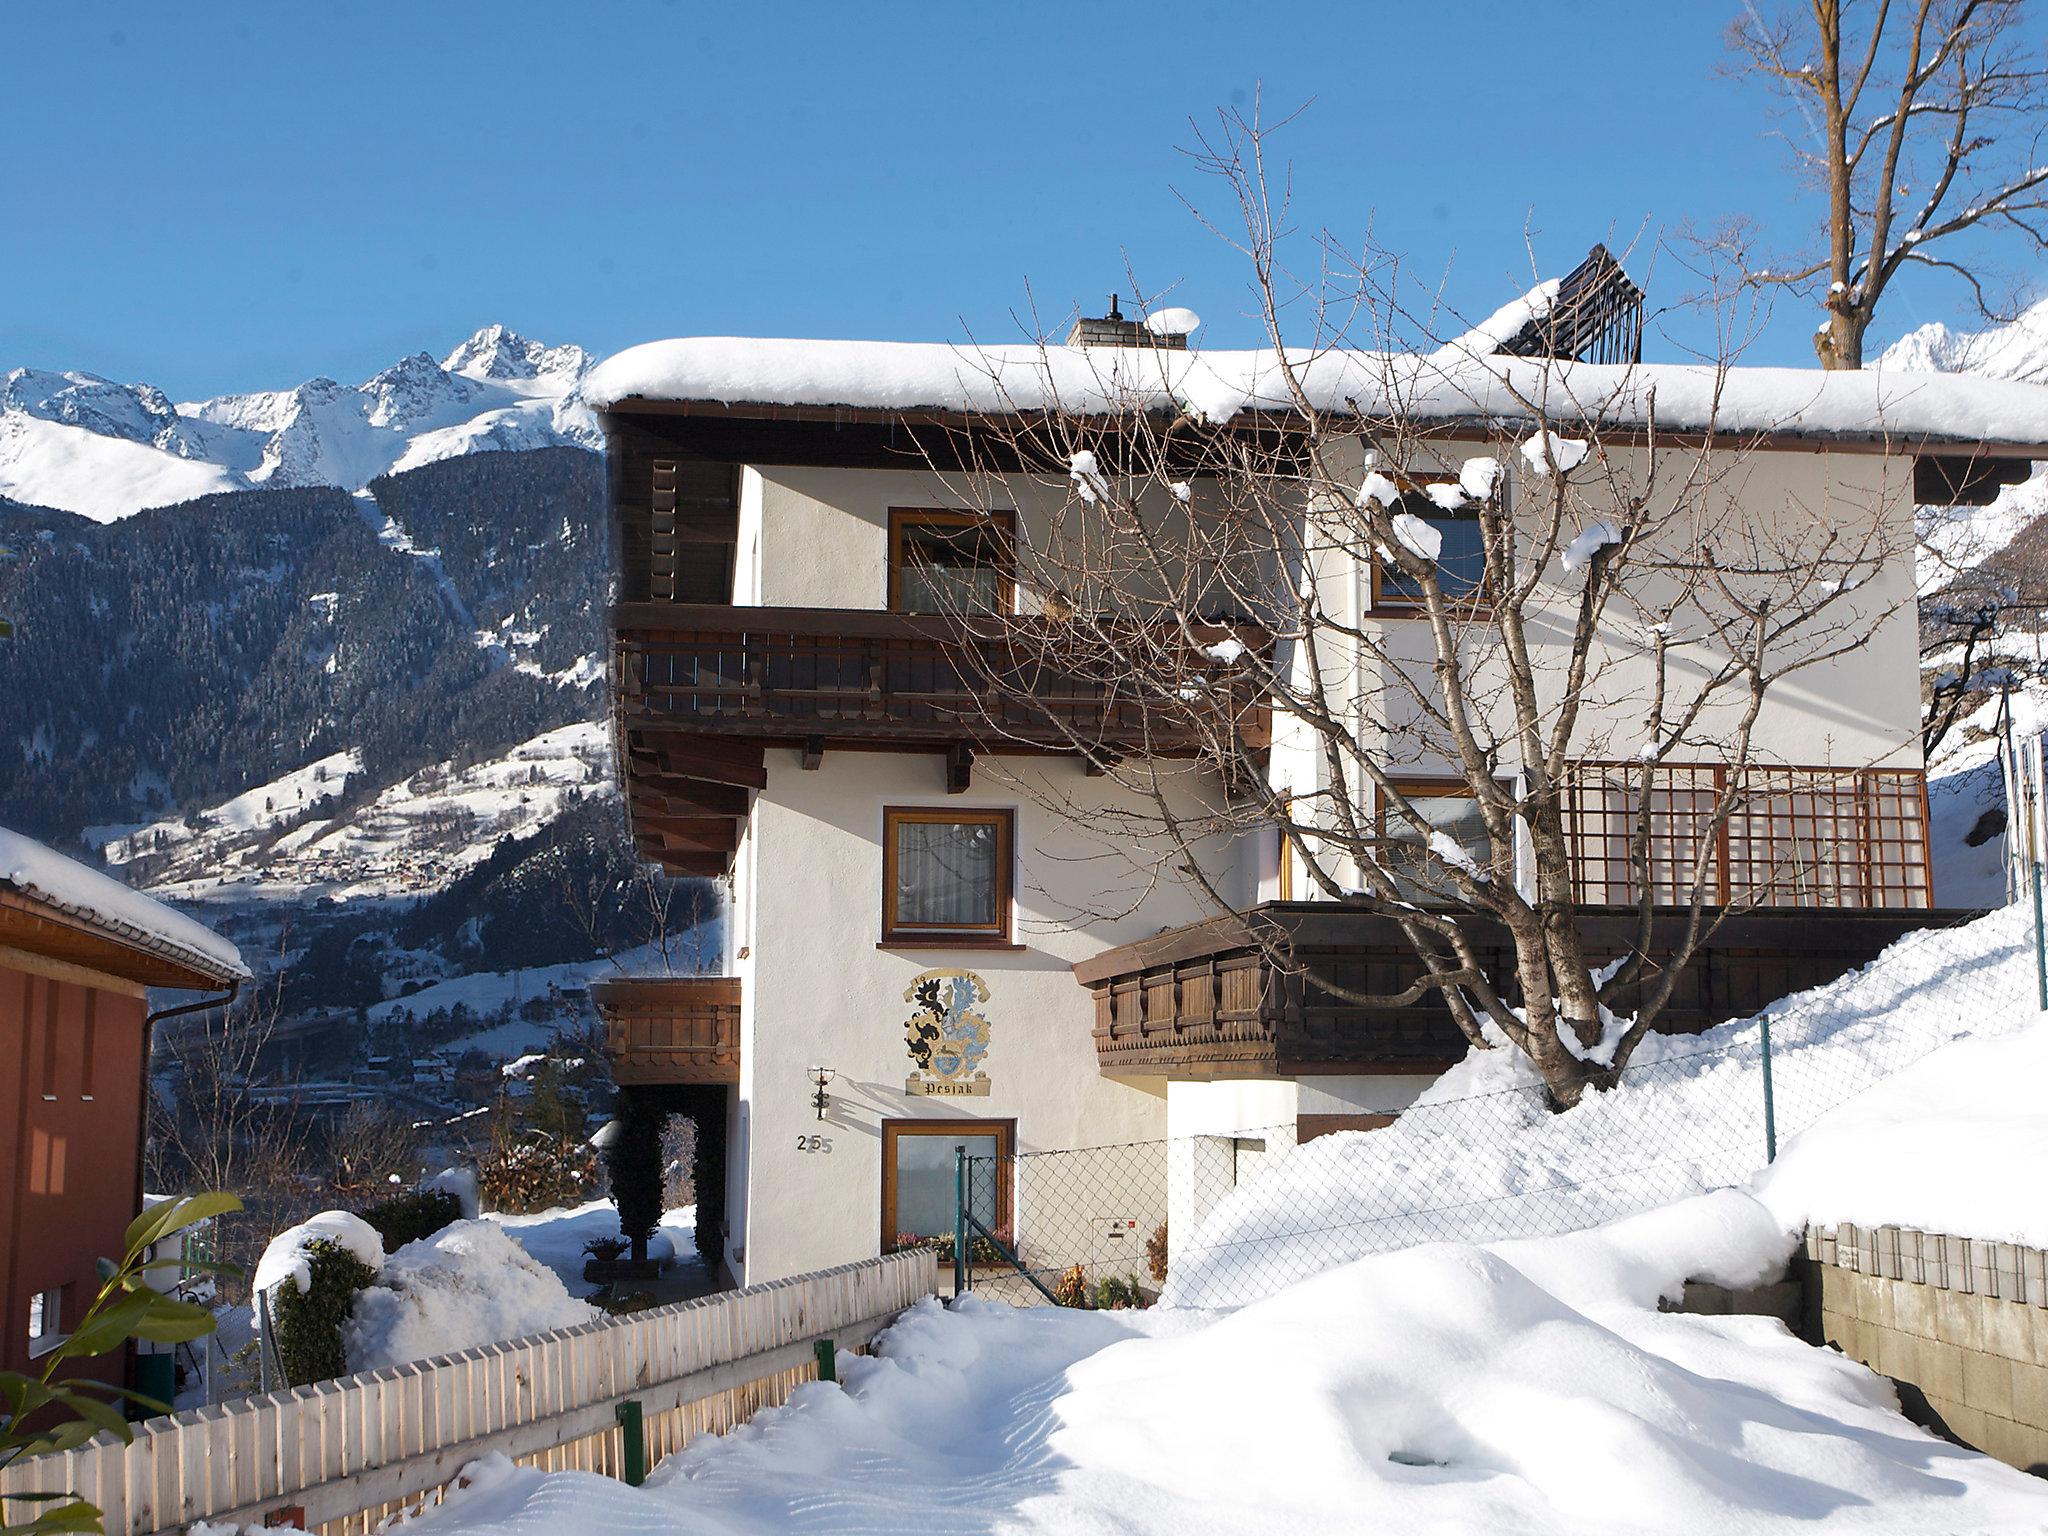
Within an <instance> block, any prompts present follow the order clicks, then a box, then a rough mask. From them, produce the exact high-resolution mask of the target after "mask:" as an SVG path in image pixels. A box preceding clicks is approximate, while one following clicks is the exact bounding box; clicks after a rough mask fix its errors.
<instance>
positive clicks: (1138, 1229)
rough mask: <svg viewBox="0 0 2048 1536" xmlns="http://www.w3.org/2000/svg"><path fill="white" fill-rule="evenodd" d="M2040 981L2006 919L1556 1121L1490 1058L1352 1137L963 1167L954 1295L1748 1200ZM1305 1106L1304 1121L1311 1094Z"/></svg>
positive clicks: (1923, 938) (1659, 1062)
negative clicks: (1806, 1141)
mask: <svg viewBox="0 0 2048 1536" xmlns="http://www.w3.org/2000/svg"><path fill="white" fill-rule="evenodd" d="M2035 966H2036V940H2035V934H2034V932H2033V929H2032V926H2031V922H2030V921H2029V915H2028V914H2027V913H2026V911H2025V910H2024V908H2021V907H2016V908H2009V909H2007V911H2005V912H2003V913H1999V914H1995V915H1994V916H1992V917H1990V918H1986V919H1983V920H1981V921H1979V922H1977V923H1974V924H1971V925H1969V926H1967V927H1962V928H1949V929H1927V930H1923V931H1921V932H1919V933H1915V934H1912V935H1909V936H1908V937H1907V938H1905V939H1903V940H1901V941H1900V942H1899V943H1898V944H1896V945H1894V946H1893V947H1892V949H1891V950H1890V951H1889V952H1888V953H1887V955H1886V957H1885V959H1884V961H1883V962H1882V963H1880V964H1879V965H1877V966H1873V967H1871V968H1869V969H1867V970H1865V971H1863V972H1860V973H1858V974H1856V975H1853V976H1850V977H1847V978H1844V979H1843V980H1842V981H1839V982H1836V983H1835V984H1833V985H1832V986H1830V987H1828V988H1824V989H1821V990H1820V991H1818V992H1816V993H1811V994H1806V995H1805V996H1803V997H1800V998H1796V999H1792V1000H1790V1001H1788V1002H1787V1003H1786V1004H1782V1005H1780V1006H1779V1007H1777V1008H1775V1009H1774V1010H1772V1011H1771V1012H1769V1013H1767V1014H1764V1015H1760V1016H1758V1017H1757V1018H1754V1019H1750V1020H1746V1021H1743V1022H1740V1023H1736V1024H1729V1025H1723V1026H1721V1027H1720V1028H1718V1029H1715V1030H1713V1031H1710V1032H1709V1033H1707V1034H1705V1035H1699V1036H1653V1037H1652V1038H1650V1039H1649V1040H1647V1041H1645V1042H1644V1044H1643V1045H1642V1047H1641V1048H1640V1049H1639V1050H1638V1052H1637V1054H1636V1057H1635V1059H1634V1060H1633V1061H1632V1062H1631V1063H1630V1064H1629V1065H1628V1066H1627V1067H1626V1068H1625V1069H1624V1070H1623V1072H1622V1073H1621V1074H1620V1080H1619V1082H1618V1083H1617V1084H1616V1086H1615V1087H1613V1088H1612V1089H1610V1090H1608V1091H1606V1092H1602V1093H1589V1094H1587V1095H1586V1097H1585V1099H1584V1100H1583V1101H1582V1102H1581V1103H1580V1105H1579V1106H1578V1107H1577V1108H1575V1109H1573V1110H1570V1111H1568V1112H1565V1113H1561V1114H1560V1113H1557V1112H1555V1111H1554V1109H1553V1108H1552V1104H1551V1100H1550V1097H1549V1095H1548V1093H1547V1092H1546V1091H1545V1089H1544V1088H1543V1087H1542V1086H1541V1085H1540V1084H1539V1083H1535V1082H1533V1081H1531V1080H1530V1074H1529V1073H1528V1070H1527V1069H1526V1067H1524V1066H1521V1065H1520V1064H1519V1063H1518V1061H1517V1060H1516V1058H1515V1057H1514V1055H1513V1053H1512V1052H1511V1051H1509V1050H1507V1049H1502V1050H1500V1051H1499V1052H1498V1053H1497V1056H1490V1057H1489V1058H1487V1059H1486V1060H1485V1061H1484V1062H1483V1063H1481V1064H1478V1065H1477V1066H1476V1067H1474V1066H1468V1068H1467V1070H1466V1071H1465V1072H1463V1073H1461V1074H1458V1081H1459V1082H1460V1084H1461V1085H1470V1084H1473V1083H1475V1082H1484V1081H1486V1080H1487V1078H1489V1077H1490V1078H1492V1079H1494V1080H1496V1081H1498V1082H1499V1083H1500V1086H1498V1087H1495V1088H1492V1089H1490V1090H1487V1091H1480V1092H1468V1093H1465V1094H1462V1095H1459V1096H1456V1097H1449V1096H1439V1093H1440V1090H1441V1087H1442V1086H1443V1085H1439V1087H1437V1088H1432V1089H1430V1090H1427V1091H1425V1093H1424V1094H1423V1096H1422V1098H1421V1099H1420V1100H1418V1101H1417V1102H1415V1103H1414V1104H1412V1105H1410V1106H1409V1107H1408V1108H1406V1109H1404V1110H1402V1111H1401V1112H1400V1114H1399V1116H1398V1118H1397V1119H1394V1120H1393V1122H1392V1123H1391V1124H1388V1125H1386V1126H1385V1127H1384V1128H1382V1129H1375V1130H1371V1131H1369V1132H1368V1133H1367V1134H1363V1135H1331V1136H1325V1137H1318V1138H1314V1139H1311V1140H1309V1141H1307V1142H1306V1143H1303V1142H1302V1141H1301V1140H1300V1137H1299V1135H1298V1131H1297V1127H1298V1126H1299V1125H1301V1124H1302V1123H1303V1122H1302V1121H1301V1120H1296V1121H1292V1122H1288V1123H1285V1124H1268V1125H1247V1126H1242V1127H1236V1126H1233V1127H1230V1128H1229V1129H1227V1130H1224V1131H1221V1132H1217V1133H1212V1134H1204V1135H1189V1136H1172V1137H1166V1138H1161V1139H1159V1140H1155V1141H1140V1142H1128V1143H1124V1144H1121V1145H1114V1146H1098V1147H1081V1148H1068V1149H1060V1150H1024V1151H1020V1152H1018V1153H1016V1154H1014V1155H1011V1156H1006V1157H997V1158H986V1157H978V1158H969V1157H966V1156H965V1155H964V1154H963V1157H962V1167H961V1170H960V1191H961V1195H962V1200H961V1207H962V1208H961V1211H960V1226H961V1230H962V1231H963V1232H965V1233H966V1234H967V1236H968V1239H969V1240H968V1241H967V1242H966V1243H965V1244H964V1245H963V1246H962V1249H961V1258H960V1262H959V1265H958V1275H957V1279H958V1283H959V1284H961V1285H964V1286H967V1287H969V1288H971V1289H973V1290H975V1291H976V1292H978V1293H982V1294H986V1295H991V1296H996V1297H999V1298H1002V1299H1005V1300H1013V1301H1018V1302H1024V1303H1029V1302H1041V1303H1042V1302H1046V1301H1057V1302H1059V1303H1060V1304H1063V1305H1071V1306H1093V1307H1122V1306H1133V1305H1137V1306H1143V1305H1149V1304H1151V1303H1153V1302H1154V1301H1157V1300H1158V1299H1160V1298H1161V1296H1162V1295H1163V1296H1165V1297H1166V1298H1167V1299H1168V1300H1170V1301H1172V1302H1174V1303H1176V1304H1180V1305H1189V1306H1208V1307H1222V1306H1236V1305H1241V1304H1243V1303H1245V1302H1248V1301H1253V1300H1256V1299H1258V1298H1259V1297H1262V1296H1265V1295H1269V1294H1271V1293H1272V1292H1273V1291H1275V1290H1278V1289H1279V1288H1280V1287H1282V1286H1284V1285H1286V1284H1289V1283H1291V1282H1293V1281H1295V1280H1298V1279H1301V1278H1303V1277H1305V1276H1307V1275H1310V1274H1313V1273H1315V1272H1317V1271H1319V1270H1323V1269H1327V1268H1330V1267H1331V1266H1333V1265H1336V1264H1340V1263H1343V1262H1346V1261H1347V1260H1350V1259H1355V1258H1359V1257H1363V1256H1364V1255H1366V1254H1370V1253H1375V1252H1380V1251H1383V1250H1387V1249H1393V1248H1403V1247H1408V1246H1410V1245H1413V1244H1417V1243H1426V1242H1436V1241H1461V1242H1491V1241H1497V1240H1501V1239H1508V1238H1518V1237H1538V1236H1548V1235H1551V1234H1556V1233H1561V1232H1569V1231H1574V1230H1577V1229H1579V1228H1583V1227H1589V1226H1594V1225H1597V1224H1599V1223H1601V1222H1604V1221H1608V1220H1612V1219H1613V1218H1615V1217H1618V1216H1622V1215H1626V1214H1629V1213H1631V1212H1634V1211H1639V1210H1644V1209H1647V1208H1649V1207H1651V1206H1654V1205H1661V1204H1664V1203H1667V1202H1669V1201H1672V1200H1677V1199H1682V1198H1684V1197H1686V1196H1688V1195H1693V1194H1697V1193H1701V1192H1704V1191H1706V1190H1710V1189H1716V1188H1722V1187H1727V1186H1734V1185H1742V1184H1744V1183H1746V1182H1748V1181H1749V1179H1750V1178H1751V1177H1752V1176H1753V1175H1754V1174H1755V1173H1756V1172H1757V1171H1758V1170H1759V1169H1760V1168H1762V1167H1763V1166H1764V1165H1765V1164H1766V1163H1767V1162H1769V1161H1771V1160H1772V1159H1773V1158H1774V1157H1775V1155H1776V1152H1777V1149H1778V1147H1780V1146H1781V1145H1783V1144H1784V1143H1785V1142H1787V1141H1789V1140H1790V1139H1791V1138H1792V1137H1794V1136H1796V1135H1797V1134H1798V1133H1799V1132H1801V1131H1802V1130H1805V1129H1806V1128H1807V1127H1809V1126H1811V1125H1812V1124H1813V1123H1814V1122H1815V1121H1816V1120H1818V1119H1820V1118H1821V1116H1823V1115H1825V1114H1827V1113H1828V1112H1829V1111H1831V1110H1833V1109H1836V1108H1837V1107H1838V1106H1841V1105H1843V1104H1846V1103H1847V1102H1848V1101H1850V1100H1852V1099H1854V1098H1856V1097H1857V1096H1858V1095H1860V1094H1862V1093H1864V1092H1865V1091H1866V1090H1868V1089H1870V1088H1872V1087H1873V1086H1875V1085H1877V1084H1879V1083H1881V1082H1883V1081H1884V1080H1885V1079H1887V1078H1889V1077H1891V1076H1892V1075H1893V1074H1894V1073H1896V1072H1898V1071H1900V1070H1901V1069H1903V1068H1905V1067H1907V1066H1910V1065H1911V1064H1912V1063H1914V1062H1916V1061H1918V1060H1920V1059H1921V1058H1922V1057H1924V1056H1926V1055H1927V1054H1928V1053H1929V1052H1930V1051H1933V1050H1935V1049H1936V1048H1938V1047H1939V1046H1942V1045H1945V1044H1947V1043H1948V1042H1949V1041H1951V1040H1953V1039H1956V1038H1958V1037H1960V1036H1962V1035H1965V1034H1976V1035H1983V1034H1997V1033H2003V1032H2005V1031H2007V1030H2009V1029H2013V1028H2018V1027H2020V1026H2022V1025H2024V1024H2026V1023H2029V1022H2031V1021H2033V1020H2034V1019H2036V1018H2038V1017H2039V1016H2040V1014H2039V1010H2040V1003H2039V997H2038V991H2037V981H2036V969H2035ZM1302 1085H1303V1086H1302V1089H1301V1092H1302V1094H1303V1102H1304V1103H1306V1102H1307V1100H1308V1096H1309V1095H1310V1094H1311V1093H1314V1092H1316V1080H1315V1079H1313V1078H1308V1079H1303V1080H1302ZM1170 1114H1171V1111H1170ZM1325 1123H1326V1122H1325Z"/></svg>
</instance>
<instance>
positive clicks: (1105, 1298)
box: [1095, 1275, 1145, 1312]
mask: <svg viewBox="0 0 2048 1536" xmlns="http://www.w3.org/2000/svg"><path fill="white" fill-rule="evenodd" d="M1144 1304H1145V1293H1144V1292H1143V1291H1142V1290H1140V1289H1139V1288H1138V1277H1137V1276H1136V1275H1126V1276H1124V1277H1122V1278H1121V1279H1119V1278H1118V1277H1117V1276H1115V1275H1105V1276H1104V1277H1103V1278H1102V1279H1100V1280H1098V1281H1096V1282H1095V1305H1096V1307H1097V1308H1098V1309H1099V1310H1101V1311H1104V1312H1122V1311H1124V1310H1125V1309H1126V1308H1129V1307H1142V1306H1143V1305H1144Z"/></svg>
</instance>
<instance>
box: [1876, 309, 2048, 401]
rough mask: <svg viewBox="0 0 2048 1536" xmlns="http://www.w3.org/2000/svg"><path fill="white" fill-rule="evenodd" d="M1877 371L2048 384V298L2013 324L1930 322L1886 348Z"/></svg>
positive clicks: (2021, 315) (2013, 321) (2022, 312)
mask: <svg viewBox="0 0 2048 1536" xmlns="http://www.w3.org/2000/svg"><path fill="white" fill-rule="evenodd" d="M1878 366H1880V367H1883V368H1897V369H1902V370H1904V371H1907V372H1911V373H1974V374H1979V375H1982V376H1983V377H1985V378H1990V379H2017V380H2020V381H2022V382H2024V383H2028V384H2041V383H2048V299H2044V300H2041V301H2040V302H2038V303H2035V304H2033V305H2031V306H2029V307H2028V308H2027V309H2025V310H2022V311H2021V312H2020V314H2019V315H2018V316H2017V317H2015V318H2014V319H2012V320H2010V321H2008V322H2006V323H2004V324H2000V325H1991V326H1987V327H1986V328H1985V329H1983V330H1981V331H1958V330H1953V329H1951V328H1950V327H1949V326H1946V325H1944V324H1942V323H1941V322H1940V321H1939V320H1935V321H1931V322H1929V323H1928V324H1926V325H1923V326H1921V327H1919V328H1918V329H1917V330H1912V331H1908V332H1907V333H1906V334H1905V335H1904V336H1901V337H1900V338H1899V339H1898V340H1897V341H1895V342H1893V343H1892V344H1891V345H1890V346H1888V347H1886V348H1885V349H1884V353H1883V355H1882V356H1881V357H1879V358H1878Z"/></svg>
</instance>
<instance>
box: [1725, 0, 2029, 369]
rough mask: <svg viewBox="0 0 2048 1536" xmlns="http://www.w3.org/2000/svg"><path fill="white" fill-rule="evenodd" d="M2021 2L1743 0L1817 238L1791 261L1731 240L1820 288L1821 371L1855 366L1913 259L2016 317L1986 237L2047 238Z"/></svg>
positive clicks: (1750, 58) (1733, 38)
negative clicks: (1782, 108) (1761, 2)
mask: <svg viewBox="0 0 2048 1536" xmlns="http://www.w3.org/2000/svg"><path fill="white" fill-rule="evenodd" d="M2033 19H2034V12H2033V10H2032V8H2031V7H2029V6H2028V5H2027V4H2026V0H1861V3H1859V0H1804V3H1799V4H1787V5H1781V6H1779V7H1778V8H1776V9H1774V10H1772V11H1770V12H1768V13H1767V12H1765V11H1762V10H1759V9H1758V8H1757V7H1756V6H1755V5H1748V4H1746V5H1745V8H1744V14H1743V16H1742V17H1741V18H1740V19H1739V20H1737V21H1736V22H1735V23H1734V25H1733V26H1731V27H1730V28H1729V32H1728V40H1729V46H1730V47H1731V49H1733V50H1734V52H1735V53H1736V54H1737V55H1738V56H1739V58H1740V59H1741V61H1742V62H1741V64H1740V66H1739V68H1740V70H1741V71H1742V72H1745V73H1748V74H1753V75H1755V76H1758V77H1760V78H1761V79H1762V80H1763V81H1765V82H1766V83H1767V84H1768V85H1769V87H1770V88H1771V89H1772V90H1773V91H1774V92H1775V93H1776V94H1777V95H1778V96H1779V98H1780V99H1781V100H1782V101H1784V102H1785V103H1786V104H1787V105H1788V107H1789V108H1790V111H1789V112H1788V114H1787V121H1788V125H1789V131H1788V132H1787V134H1786V142H1787V144H1788V145H1789V146H1790V149H1791V152H1792V156H1793V159H1794V162H1795V164H1796V165H1797V167H1798V169H1799V170H1800V171H1801V172H1802V173H1803V174H1804V175H1805V176H1806V177H1807V178H1808V179H1809V180H1810V181H1811V183H1812V184H1813V185H1814V187H1815V189H1816V190H1817V192H1819V193H1820V194H1821V195H1822V196H1823V197H1824V200H1825V201H1824V205H1823V211H1822V215H1821V220H1820V227H1819V230H1818V231H1817V234H1816V237H1815V239H1814V241H1813V242H1812V244H1810V245H1806V246H1803V247H1800V248H1798V249H1797V250H1796V251H1795V253H1794V254H1792V255H1790V256H1789V257H1787V258H1785V259H1784V260H1783V261H1782V262H1779V263H1776V264H1771V265H1763V264H1759V263H1758V262H1757V261H1755V260H1754V259H1753V258H1752V256H1751V251H1750V246H1751V240H1750V234H1751V231H1749V230H1748V229H1746V228H1744V227H1741V226H1737V227H1734V228H1732V229H1730V230H1729V231H1727V232H1726V235H1725V236H1724V240H1725V243H1726V244H1727V246H1728V247H1729V248H1730V249H1731V250H1732V252H1733V253H1734V254H1735V256H1736V258H1737V260H1738V261H1739V262H1740V264H1741V266H1742V268H1743V271H1744V273H1745V276H1746V279H1747V281H1748V282H1750V283H1751V284H1754V285H1757V286H1761V287H1776V288H1785V289H1790V290H1792V291H1794V292H1797V293H1799V294H1801V295H1803V296H1810V297H1816V298H1818V299H1819V301H1820V303H1821V305H1822V306H1823V308H1824V311H1825V316H1824V319H1823V321H1822V323H1821V325H1820V328H1819V329H1818V330H1817V331H1816V332H1815V335H1814V343H1813V344H1814V350H1815V351H1816V352H1817V353H1818V354H1819V356H1820V361H1821V366H1822V367H1823V368H1861V367H1862V366H1863V351H1864V337H1865V334H1866V333H1867V332H1868V331H1869V329H1870V324H1871V321H1872V319H1873V318H1874V316H1875V315H1876V313H1877V307H1878V304H1879V301H1880V300H1881V299H1882V298H1883V296H1884V293H1885V291H1886V289H1887V288H1888V287H1889V286H1890V284H1891V282H1892V280H1893V279H1894V278H1896V277H1897V276H1898V275H1899V274H1900V273H1901V272H1903V271H1905V270H1906V269H1907V268H1908V267H1915V266H1918V267H1927V268H1933V269H1937V270H1939V271H1942V272H1946V273H1949V274H1951V275H1953V276H1954V277H1956V278H1958V279H1960V280H1961V281H1962V283H1963V284H1964V285H1965V286H1966V287H1967V288H1968V289H1969V292H1970V296H1971V299H1972V301H1973V302H1974V303H1975V305H1976V307H1977V308H1978V310H1979V311H1980V312H1981V313H1982V314H1983V315H1984V316H1985V317H1986V318H1987V319H2005V318H2009V317H2010V305H2009V304H2008V303H2007V301H2006V298H2005V296H2003V295H2000V294H1997V293H1995V292H1993V291H1991V290H1990V289H1988V288H1987V281H1988V279H1987V272H1986V269H1985V267H1984V265H1983V259H1984V242H1982V241H1974V242H1973V241H1968V240H1965V239H1962V238H1959V237H1962V236H1965V235H1967V234H1969V233H1972V232H1981V233H1995V232H2003V233H2008V234H2016V235H2017V236H2018V237H2019V238H2020V239H2021V240H2022V241H2023V242H2025V245H2026V248H2027V249H2028V251H2029V252H2030V253H2032V252H2038V251H2040V250H2041V249H2042V248H2043V245H2044V240H2048V224H2044V216H2048V163H2043V161H2042V159H2041V158H2040V151H2041V135H2042V130H2043V127H2044V126H2048V119H2044V116H2043V107H2044V97H2043V82H2044V80H2048V69H2044V67H2043V66H2044V62H2048V61H2044V58H2043V55H2042V51H2041V42H2040V38H2039V37H2038V35H2037V34H2038V30H2039V29H2038V27H2035V26H2031V25H2030V22H2032V21H2033Z"/></svg>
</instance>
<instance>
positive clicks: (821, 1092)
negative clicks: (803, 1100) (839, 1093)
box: [810, 1067, 839, 1120]
mask: <svg viewBox="0 0 2048 1536" xmlns="http://www.w3.org/2000/svg"><path fill="white" fill-rule="evenodd" d="M810 1072H811V1081H812V1082H814V1083H816V1084H817V1085H818V1086H817V1091H816V1092H814V1093H813V1094H812V1095H811V1108H813V1109H815V1110H816V1111H817V1112H818V1118H819V1119H820V1120H822V1119H824V1118H825V1111H826V1110H827V1109H830V1108H831V1107H832V1101H831V1099H829V1098H828V1097H826V1094H825V1085H826V1084H827V1083H829V1082H831V1081H832V1079H833V1078H835V1077H837V1076H838V1075H839V1074H838V1073H836V1072H834V1071H833V1070H832V1069H831V1068H830V1067H812V1068H811V1069H810Z"/></svg>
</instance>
